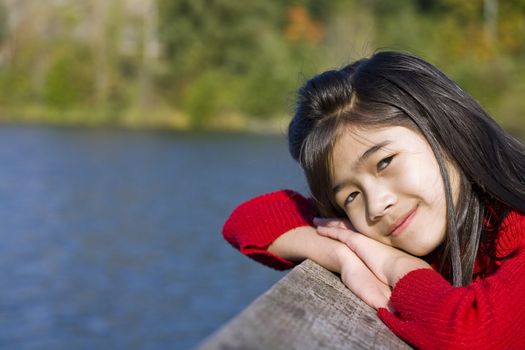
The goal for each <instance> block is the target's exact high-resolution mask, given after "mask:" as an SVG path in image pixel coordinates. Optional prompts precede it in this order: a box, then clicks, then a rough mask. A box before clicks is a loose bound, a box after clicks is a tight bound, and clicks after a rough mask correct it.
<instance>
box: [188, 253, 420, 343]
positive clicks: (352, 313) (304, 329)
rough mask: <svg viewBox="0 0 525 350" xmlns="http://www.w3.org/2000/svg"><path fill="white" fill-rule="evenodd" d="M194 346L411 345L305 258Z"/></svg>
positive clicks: (337, 281)
mask: <svg viewBox="0 0 525 350" xmlns="http://www.w3.org/2000/svg"><path fill="white" fill-rule="evenodd" d="M198 349H199V350H216V349H221V350H226V349H231V350H233V349H239V350H240V349H243V350H252V349H253V350H257V349H264V350H268V349H301V350H304V349H306V350H309V349H312V350H313V349H410V347H409V346H408V345H407V344H405V343H404V342H403V341H401V340H400V339H399V338H397V337H396V336H395V335H394V334H393V333H392V332H391V331H390V330H389V329H388V328H387V327H386V326H385V325H384V324H383V323H382V322H381V320H379V319H378V318H377V316H376V313H375V310H373V309H372V308H371V307H369V306H368V305H366V304H365V303H364V302H363V301H361V300H360V299H359V298H358V297H356V296H355V295H354V294H353V293H352V292H350V290H349V289H347V288H346V287H345V286H344V284H343V283H342V282H341V280H340V279H339V277H338V276H336V275H334V274H333V273H331V272H330V271H327V270H326V269H324V268H322V267H321V266H319V265H317V264H316V263H314V262H312V261H308V260H307V261H305V262H303V263H302V264H300V265H299V266H297V267H296V268H295V269H293V270H292V271H291V272H290V273H288V274H287V275H286V276H285V277H284V278H283V279H282V280H280V281H279V282H278V283H277V284H275V285H274V286H273V287H272V288H271V289H270V290H268V291H267V292H266V293H264V294H263V295H261V296H260V297H259V298H258V299H257V300H255V301H254V302H253V303H252V304H251V305H250V306H248V307H247V308H246V309H245V310H244V311H243V312H241V313H240V314H239V315H238V316H237V317H235V318H234V319H233V320H232V321H230V322H229V323H228V324H226V325H225V326H224V327H222V328H221V329H220V330H219V331H217V332H216V333H215V334H213V335H212V336H210V337H209V338H208V339H206V340H205V341H204V342H203V343H202V344H201V345H200V346H199V347H198Z"/></svg>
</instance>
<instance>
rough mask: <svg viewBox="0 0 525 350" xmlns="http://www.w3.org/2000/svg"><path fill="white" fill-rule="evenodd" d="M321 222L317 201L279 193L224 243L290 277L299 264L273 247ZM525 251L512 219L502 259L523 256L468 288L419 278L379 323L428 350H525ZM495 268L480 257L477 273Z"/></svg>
mask: <svg viewBox="0 0 525 350" xmlns="http://www.w3.org/2000/svg"><path fill="white" fill-rule="evenodd" d="M314 215H315V209H314V207H313V204H312V202H311V201H310V200H308V199H306V198H304V197H303V196H301V195H300V194H298V193H296V192H293V191H289V190H282V191H277V192H273V193H269V194H265V195H262V196H259V197H256V198H253V199H251V200H249V201H247V202H245V203H243V204H241V205H240V206H239V207H237V208H236V209H235V210H234V211H233V213H232V214H231V216H230V217H229V218H228V220H227V221H226V223H225V224H224V228H223V235H224V238H225V239H226V240H227V241H228V242H229V243H230V244H231V245H232V246H234V247H235V248H236V249H238V250H240V251H241V253H243V254H246V255H248V256H249V257H251V258H253V259H255V260H256V261H258V262H261V263H263V264H265V265H268V266H270V267H273V268H276V269H279V270H284V269H287V268H290V267H293V266H294V265H295V263H294V262H292V261H288V260H285V259H282V258H280V257H278V256H275V255H273V254H271V253H269V252H268V251H267V250H266V247H268V245H269V244H270V243H271V242H273V241H274V240H275V239H276V238H277V237H279V236H280V235H281V234H283V233H285V232H287V231H289V230H290V229H292V228H296V227H299V226H305V225H312V219H313V217H314ZM524 245H525V216H524V215H523V214H520V213H517V212H511V213H510V214H509V215H507V217H506V218H505V219H504V221H503V222H502V224H501V227H500V232H499V233H498V238H497V241H496V255H497V256H505V255H507V254H508V253H509V252H511V251H514V250H515V254H514V255H512V256H511V257H510V258H508V259H504V260H501V261H497V262H496V266H497V267H496V269H492V272H491V273H490V274H489V275H485V276H483V277H477V278H476V279H475V280H474V281H473V282H472V283H471V284H470V285H468V286H467V287H453V286H452V285H451V284H450V283H449V282H448V281H447V280H446V279H445V278H444V277H443V276H441V275H440V274H439V273H438V272H436V271H434V270H431V269H420V270H415V271H412V272H410V273H408V274H407V275H405V276H404V277H403V278H401V279H400V280H399V281H398V283H397V284H396V285H395V287H394V288H393V290H392V296H391V298H390V303H391V304H392V306H393V307H394V308H395V310H396V312H395V313H391V312H389V311H388V310H387V309H379V310H378V315H379V317H380V318H381V319H382V320H383V322H384V323H385V324H386V325H387V326H388V327H389V328H390V329H392V331H393V332H394V333H395V334H397V335H398V336H399V337H400V338H402V339H403V340H405V341H406V342H407V343H409V344H411V345H413V346H415V347H417V348H420V349H525V249H522V248H523V246H524ZM480 255H481V254H480ZM488 261H489V260H487V259H486V258H484V257H481V256H480V257H478V260H477V266H476V270H483V269H484V268H485V267H487V266H485V265H486V264H487V262H488Z"/></svg>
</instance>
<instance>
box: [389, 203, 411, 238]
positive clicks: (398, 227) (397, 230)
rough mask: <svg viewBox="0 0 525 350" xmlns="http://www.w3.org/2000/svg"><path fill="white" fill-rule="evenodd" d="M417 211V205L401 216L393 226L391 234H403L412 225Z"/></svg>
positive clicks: (393, 235) (394, 235)
mask: <svg viewBox="0 0 525 350" xmlns="http://www.w3.org/2000/svg"><path fill="white" fill-rule="evenodd" d="M416 211H417V206H416V207H415V208H414V209H412V210H411V211H409V212H408V213H407V214H405V215H403V216H402V217H400V218H399V219H398V220H397V221H396V222H395V223H394V224H393V225H392V226H391V230H390V234H389V235H391V236H392V237H397V236H399V235H401V234H402V233H403V232H404V231H405V229H406V228H407V227H408V226H409V225H410V223H411V222H412V219H413V218H414V216H415V214H416Z"/></svg>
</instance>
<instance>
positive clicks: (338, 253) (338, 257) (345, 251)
mask: <svg viewBox="0 0 525 350" xmlns="http://www.w3.org/2000/svg"><path fill="white" fill-rule="evenodd" d="M338 243H339V242H338ZM334 257H335V262H334V265H335V268H336V269H337V271H335V272H338V273H340V272H341V271H342V270H343V267H344V266H351V265H349V263H351V261H352V259H354V258H355V255H354V254H353V252H352V251H351V250H350V248H348V247H347V246H346V245H345V244H343V243H339V244H337V246H336V247H335V248H334Z"/></svg>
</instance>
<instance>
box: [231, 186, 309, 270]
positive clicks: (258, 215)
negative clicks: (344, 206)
mask: <svg viewBox="0 0 525 350" xmlns="http://www.w3.org/2000/svg"><path fill="white" fill-rule="evenodd" d="M315 215H316V212H315V209H314V205H313V203H312V201H311V200H308V199H306V198H305V197H303V196H302V195H301V194H299V193H297V192H294V191H291V190H280V191H276V192H271V193H268V194H264V195H261V196H258V197H255V198H253V199H251V200H248V201H247V202H244V203H243V204H241V205H239V206H238V207H237V208H236V209H235V210H234V211H233V212H232V214H231V215H230V217H229V218H228V220H227V221H226V223H225V224H224V227H223V231H222V233H223V236H224V238H225V239H226V240H227V241H228V242H229V243H230V244H231V245H232V246H233V247H235V248H236V249H238V250H239V251H240V252H241V253H243V254H245V255H247V256H249V257H251V258H252V259H254V260H256V261H258V262H260V263H262V264H265V265H267V266H270V267H273V268H275V269H278V270H284V269H287V268H290V267H293V266H294V265H295V263H294V262H293V261H289V260H286V259H282V258H280V257H278V256H276V255H274V254H271V253H270V252H268V251H267V250H266V248H267V247H268V246H269V245H270V244H271V243H272V242H273V241H274V240H275V239H277V238H278V237H279V236H281V235H282V234H284V233H286V232H288V231H290V230H292V229H294V228H297V227H301V226H313V223H312V221H313V218H314V216H315Z"/></svg>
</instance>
